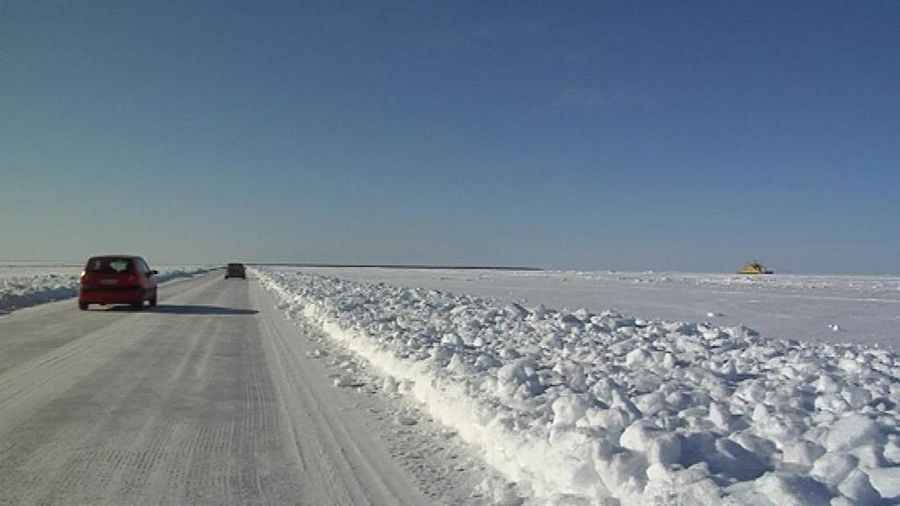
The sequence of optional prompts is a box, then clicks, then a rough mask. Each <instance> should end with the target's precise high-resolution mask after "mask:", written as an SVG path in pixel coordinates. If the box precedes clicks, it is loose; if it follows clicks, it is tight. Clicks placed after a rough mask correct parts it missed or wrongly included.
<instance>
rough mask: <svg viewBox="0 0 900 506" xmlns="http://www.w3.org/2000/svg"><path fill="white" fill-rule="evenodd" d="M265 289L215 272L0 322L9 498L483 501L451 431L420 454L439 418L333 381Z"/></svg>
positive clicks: (1, 493)
mask: <svg viewBox="0 0 900 506" xmlns="http://www.w3.org/2000/svg"><path fill="white" fill-rule="evenodd" d="M269 297H270V295H268V294H267V293H265V292H263V291H262V290H261V289H260V288H259V287H258V286H257V285H256V283H255V281H253V280H250V281H243V280H223V279H222V276H221V273H218V272H217V273H213V274H211V275H209V276H203V277H200V278H196V279H193V280H190V281H183V282H179V283H175V284H169V285H166V286H163V287H161V288H160V306H159V307H158V308H156V309H152V310H151V309H147V310H144V311H134V310H131V309H125V308H116V307H114V308H111V309H105V310H104V309H100V310H92V311H88V312H80V311H78V309H77V307H76V304H75V302H74V301H71V300H70V301H64V302H59V303H53V304H46V305H43V306H40V307H36V308H31V309H26V310H22V311H17V312H15V313H13V314H12V315H10V316H7V317H5V318H2V319H0V504H67V505H68V504H117V505H118V504H308V505H330V504H334V505H356V504H372V505H379V504H383V505H405V504H460V503H477V502H478V501H477V497H476V498H473V497H472V496H471V494H470V492H469V491H470V490H471V489H468V488H466V486H467V485H468V483H467V481H466V480H467V476H469V474H467V473H469V471H468V470H466V469H463V468H462V467H465V466H458V464H462V463H463V462H464V461H466V458H465V456H464V455H462V456H460V454H459V452H457V454H455V455H450V456H449V457H448V453H452V452H455V451H456V450H455V449H454V446H453V444H452V442H443V443H441V444H440V445H435V446H434V447H433V448H431V449H430V450H429V451H428V453H430V455H423V453H424V452H422V451H421V450H420V451H419V452H417V451H415V448H416V447H417V446H421V445H425V444H429V443H428V442H429V441H431V439H430V435H429V434H428V432H427V430H426V426H427V425H428V423H429V422H427V420H422V421H421V422H420V423H418V424H417V427H416V428H414V429H410V427H408V426H406V425H402V426H401V425H399V424H396V423H394V422H393V421H392V419H390V417H389V416H385V413H389V408H387V407H386V406H387V405H388V402H387V401H386V400H379V399H378V398H377V394H375V393H374V392H369V394H368V396H366V394H363V393H360V392H359V391H358V390H351V389H346V388H344V389H341V388H338V387H336V386H335V385H334V384H333V379H332V378H330V377H329V371H328V370H327V365H326V364H325V363H323V362H322V361H316V360H313V359H310V358H308V357H307V354H308V350H306V349H305V348H304V347H305V346H309V343H308V342H307V341H305V340H304V339H301V337H302V336H299V335H298V331H297V328H296V327H295V326H293V325H292V324H289V323H288V322H287V321H285V320H284V319H283V316H282V315H281V314H280V313H279V312H278V311H277V310H275V309H274V307H273V306H274V304H275V302H274V301H272V300H271V299H270V298H269ZM382 401H384V402H382ZM455 458H458V459H460V460H457V466H458V467H460V468H459V469H453V470H450V469H448V468H445V467H442V466H445V465H446V463H445V461H449V460H448V459H455ZM466 462H467V461H466ZM451 471H455V472H458V473H459V474H457V475H455V476H448V475H447V474H448V473H451ZM473 471H477V469H476V468H473ZM471 474H474V472H473V473H471Z"/></svg>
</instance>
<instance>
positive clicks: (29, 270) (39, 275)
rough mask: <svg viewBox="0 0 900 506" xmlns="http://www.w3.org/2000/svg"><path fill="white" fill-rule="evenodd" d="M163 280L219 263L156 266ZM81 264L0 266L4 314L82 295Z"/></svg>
mask: <svg viewBox="0 0 900 506" xmlns="http://www.w3.org/2000/svg"><path fill="white" fill-rule="evenodd" d="M156 268H157V269H158V270H159V276H158V280H159V282H160V283H162V282H165V281H169V280H171V279H175V278H184V277H191V276H195V275H197V274H201V273H204V272H208V271H210V270H212V269H213V268H215V267H211V266H199V265H173V266H162V267H156ZM80 275H81V267H65V266H61V267H45V268H41V267H33V266H26V267H23V266H2V267H0V314H3V313H8V312H10V311H13V310H15V309H21V308H24V307H28V306H34V305H37V304H43V303H45V302H52V301H56V300H62V299H68V298H71V297H77V296H78V288H79V276H80Z"/></svg>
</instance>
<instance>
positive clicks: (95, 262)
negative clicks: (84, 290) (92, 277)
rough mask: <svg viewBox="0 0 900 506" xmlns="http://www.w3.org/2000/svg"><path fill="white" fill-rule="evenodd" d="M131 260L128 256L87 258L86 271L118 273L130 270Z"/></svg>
mask: <svg viewBox="0 0 900 506" xmlns="http://www.w3.org/2000/svg"><path fill="white" fill-rule="evenodd" d="M131 265H132V261H131V259H130V258H115V257H103V258H92V259H90V260H88V263H87V267H86V268H85V270H86V271H87V272H101V273H106V274H120V273H123V272H131Z"/></svg>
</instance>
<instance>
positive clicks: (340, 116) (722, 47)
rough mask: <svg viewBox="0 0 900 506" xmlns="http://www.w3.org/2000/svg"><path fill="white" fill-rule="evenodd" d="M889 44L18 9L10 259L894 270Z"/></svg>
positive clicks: (668, 16)
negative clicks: (131, 255)
mask: <svg viewBox="0 0 900 506" xmlns="http://www.w3.org/2000/svg"><path fill="white" fill-rule="evenodd" d="M376 5H377V6H376ZM898 19H900V2H897V1H896V0H886V1H876V0H872V1H869V0H866V1H861V2H849V1H825V0H819V1H810V2H780V1H779V2H718V1H717V2H598V1H588V2H583V3H576V2H484V1H475V2H463V1H453V2H397V3H395V4H390V3H388V2H371V1H363V2H338V1H324V2H294V1H291V2H283V3H281V2H278V3H268V2H245V1H240V2H220V1H214V2H213V1H210V2H201V1H190V2H169V1H166V2H163V1H159V2H156V1H152V2H120V1H99V0H97V1H94V0H92V1H90V2H78V1H74V0H67V1H52V0H48V1H41V2H33V1H30V0H23V1H17V0H6V1H3V2H0V259H6V260H78V261H80V260H82V259H83V257H85V256H87V255H89V254H91V253H94V252H136V253H141V254H144V255H146V256H147V258H148V259H149V260H150V261H151V263H154V262H155V263H161V262H182V261H183V262H203V261H221V260H230V259H243V260H257V261H319V262H361V263H379V262H398V263H444V264H517V265H521V264H526V265H535V266H543V267H551V268H554V267H556V268H585V269H589V268H593V269H655V270H670V269H674V270H689V271H731V270H733V269H735V268H737V267H738V266H739V264H741V263H743V262H744V261H745V260H749V259H751V258H759V259H761V260H763V261H764V262H766V263H767V264H769V265H770V266H771V267H773V268H775V269H776V270H779V271H792V272H863V273H900V146H898V144H900V28H898Z"/></svg>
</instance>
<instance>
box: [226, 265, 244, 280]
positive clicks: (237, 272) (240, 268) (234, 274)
mask: <svg viewBox="0 0 900 506" xmlns="http://www.w3.org/2000/svg"><path fill="white" fill-rule="evenodd" d="M228 278H244V279H247V269H245V268H244V264H228V267H227V268H226V269H225V279H228Z"/></svg>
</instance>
